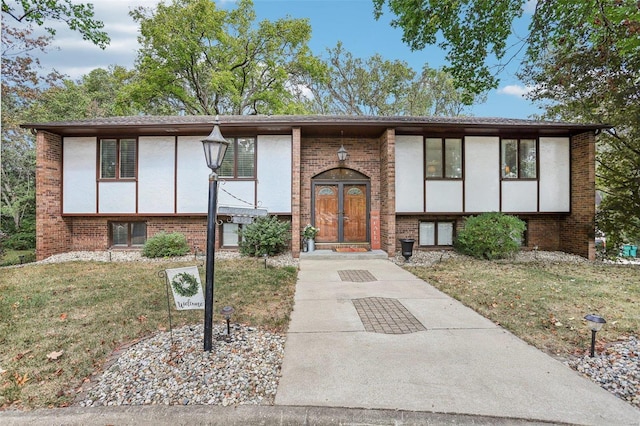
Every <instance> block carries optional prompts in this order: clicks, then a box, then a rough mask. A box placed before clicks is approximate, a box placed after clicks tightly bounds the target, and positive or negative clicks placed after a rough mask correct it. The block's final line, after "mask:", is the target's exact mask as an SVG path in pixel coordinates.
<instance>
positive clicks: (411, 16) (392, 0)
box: [373, 0, 573, 103]
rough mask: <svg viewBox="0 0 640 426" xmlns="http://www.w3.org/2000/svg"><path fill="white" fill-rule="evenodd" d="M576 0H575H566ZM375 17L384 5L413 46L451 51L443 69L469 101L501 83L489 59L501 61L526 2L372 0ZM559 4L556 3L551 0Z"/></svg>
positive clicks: (379, 13) (406, 41) (406, 39)
mask: <svg viewBox="0 0 640 426" xmlns="http://www.w3.org/2000/svg"><path fill="white" fill-rule="evenodd" d="M568 1H573V0H568ZM373 3H374V5H375V15H376V17H380V16H381V15H382V12H383V6H384V5H385V4H387V5H388V7H389V10H390V11H391V12H392V13H393V14H395V15H396V19H394V20H393V21H392V25H393V26H394V27H400V28H402V31H403V36H402V40H403V41H404V42H405V43H407V44H408V45H409V47H411V49H413V50H422V49H424V47H425V46H426V45H434V44H437V45H438V46H439V47H441V48H443V49H445V50H447V51H448V54H447V60H448V61H449V62H450V63H451V65H450V66H448V67H445V71H447V72H450V73H451V74H452V75H453V76H454V78H455V80H456V82H457V86H458V87H464V88H465V89H466V90H467V92H465V93H464V96H465V100H466V101H467V103H471V102H472V99H473V95H478V94H482V93H484V92H486V91H487V90H489V89H492V88H495V87H497V85H498V79H497V78H496V76H495V75H494V71H493V70H492V66H491V65H489V64H488V62H489V61H488V59H489V60H491V59H498V60H500V59H502V58H503V57H504V55H505V53H506V52H507V37H508V36H509V35H510V34H511V28H512V27H511V24H512V22H513V20H514V19H516V18H518V17H520V16H522V13H523V7H524V5H525V3H526V0H508V1H500V2H485V1H478V0H475V1H474V0H462V1H460V0H425V1H421V2H416V1H415V0H373ZM549 3H556V2H549Z"/></svg>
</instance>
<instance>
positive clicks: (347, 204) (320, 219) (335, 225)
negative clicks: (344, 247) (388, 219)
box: [313, 182, 368, 243]
mask: <svg viewBox="0 0 640 426" xmlns="http://www.w3.org/2000/svg"><path fill="white" fill-rule="evenodd" d="M367 189H368V186H367V185H366V184H360V183H347V182H337V183H333V182H331V183H321V182H317V183H314V191H313V196H314V222H315V226H316V227H318V228H320V231H319V232H318V235H317V237H316V241H318V242H321V243H362V242H367V241H368V234H367V209H368V207H367V206H368V203H367Z"/></svg>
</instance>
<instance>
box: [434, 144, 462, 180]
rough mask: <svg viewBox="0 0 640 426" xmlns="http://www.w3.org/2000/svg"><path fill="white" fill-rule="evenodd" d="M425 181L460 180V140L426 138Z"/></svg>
mask: <svg viewBox="0 0 640 426" xmlns="http://www.w3.org/2000/svg"><path fill="white" fill-rule="evenodd" d="M425 147H426V149H425V152H426V158H425V160H426V167H425V170H426V177H427V179H462V139H456V138H445V139H443V138H426V139H425Z"/></svg>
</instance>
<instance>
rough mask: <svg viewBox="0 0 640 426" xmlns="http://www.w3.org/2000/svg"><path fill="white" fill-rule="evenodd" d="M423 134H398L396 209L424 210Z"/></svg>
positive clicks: (396, 145) (400, 210)
mask: <svg viewBox="0 0 640 426" xmlns="http://www.w3.org/2000/svg"><path fill="white" fill-rule="evenodd" d="M423 147H424V143H423V141H422V136H396V143H395V156H396V164H395V170H396V211H397V212H407V213H408V212H422V211H424V194H423V188H424V154H423V149H424V148H423Z"/></svg>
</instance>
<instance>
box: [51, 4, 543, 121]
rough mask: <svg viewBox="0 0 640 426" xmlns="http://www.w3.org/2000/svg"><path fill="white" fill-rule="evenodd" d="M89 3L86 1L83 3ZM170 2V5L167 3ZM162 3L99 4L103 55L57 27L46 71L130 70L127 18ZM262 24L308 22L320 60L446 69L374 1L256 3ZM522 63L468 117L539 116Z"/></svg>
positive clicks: (519, 26)
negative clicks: (407, 39)
mask: <svg viewBox="0 0 640 426" xmlns="http://www.w3.org/2000/svg"><path fill="white" fill-rule="evenodd" d="M84 1H86V0H84ZM166 1H169V0H166ZM157 2H158V1H157V0H101V1H96V2H93V3H94V4H95V12H96V18H97V19H100V20H102V21H103V22H104V23H105V31H107V32H108V33H109V35H110V37H111V39H112V42H111V45H110V46H109V47H107V48H106V49H105V50H100V49H99V48H98V47H95V46H93V45H92V44H91V43H89V42H86V41H83V40H82V39H81V37H79V36H78V35H77V34H76V33H73V32H71V31H68V30H66V29H65V28H64V27H61V26H56V27H57V28H59V29H58V34H57V36H56V39H55V45H56V46H57V47H58V49H57V50H51V51H50V52H49V53H48V54H47V55H45V56H44V57H42V59H41V62H42V64H43V66H44V67H45V69H51V68H55V69H57V70H58V71H60V72H62V73H65V74H67V75H69V76H70V77H72V78H78V77H80V76H82V75H83V74H86V73H88V72H89V71H90V70H91V69H93V68H98V67H107V66H109V65H112V64H117V65H123V66H126V67H129V68H131V67H132V66H133V63H134V59H135V54H136V49H137V40H136V36H137V30H138V28H137V25H136V24H135V23H134V22H133V20H132V19H131V18H130V17H129V16H128V12H129V10H130V9H131V8H132V7H134V6H137V5H143V6H145V7H154V6H155V5H156V4H157ZM217 3H218V6H219V7H224V8H229V7H234V1H232V0H223V1H218V2H217ZM254 4H255V10H256V13H257V17H258V20H262V19H269V20H275V19H278V18H283V17H286V16H290V17H293V18H308V19H309V20H310V23H311V28H312V39H311V42H310V48H311V50H312V51H313V53H314V54H316V55H324V54H325V53H326V49H327V48H333V47H335V46H336V43H337V42H338V41H342V43H343V46H344V48H345V49H346V50H348V51H350V52H351V53H352V54H353V55H354V56H356V57H362V58H367V57H369V56H372V55H374V54H376V53H379V54H380V55H382V57H383V58H385V59H387V60H402V61H406V62H407V63H408V64H409V65H410V66H411V67H412V68H414V69H415V70H416V71H417V72H419V71H420V70H421V69H422V66H423V65H424V64H425V63H427V64H428V65H429V66H431V67H432V68H439V67H441V66H442V65H444V64H445V62H444V61H445V53H444V52H443V51H442V50H440V49H439V48H438V47H436V46H429V47H427V48H425V49H424V50H423V51H417V52H412V51H411V50H410V49H409V48H408V47H407V46H406V45H405V44H404V43H403V42H402V31H401V30H400V29H395V28H392V27H391V25H390V21H391V20H392V18H393V16H392V15H391V14H390V13H388V12H387V13H385V14H384V15H383V16H382V17H381V18H380V20H376V19H375V18H374V16H373V4H372V1H371V0H254ZM527 22H528V16H527V15H525V17H524V18H523V19H522V20H521V21H520V22H518V23H516V24H514V27H515V30H516V32H518V33H520V34H524V33H525V31H526V26H527ZM518 64H519V61H513V64H512V65H511V66H510V67H508V68H507V69H505V70H504V71H503V72H502V73H501V74H500V79H501V81H500V86H499V87H498V89H497V90H493V91H491V92H490V93H489V94H488V96H487V101H486V102H484V103H483V104H479V105H475V106H473V107H472V108H471V109H470V110H469V113H471V114H472V115H475V116H479V117H505V118H528V117H529V116H531V115H532V114H536V113H540V110H539V109H538V108H536V107H535V106H534V105H533V104H532V103H531V102H530V101H528V100H527V99H525V98H523V97H522V93H523V92H524V91H525V88H524V87H523V85H522V83H521V82H520V81H518V79H517V77H516V76H515V72H516V71H517V66H518Z"/></svg>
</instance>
